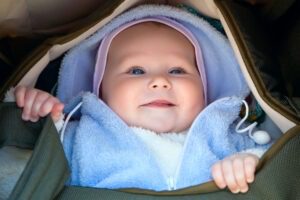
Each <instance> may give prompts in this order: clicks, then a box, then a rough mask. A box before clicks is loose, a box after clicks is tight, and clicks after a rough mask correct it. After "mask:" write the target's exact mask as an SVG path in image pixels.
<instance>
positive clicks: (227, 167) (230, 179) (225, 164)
mask: <svg viewBox="0 0 300 200" xmlns="http://www.w3.org/2000/svg"><path fill="white" fill-rule="evenodd" d="M222 171H223V175H224V179H225V182H226V185H227V187H228V189H229V190H230V191H231V192H232V193H238V192H240V190H239V187H238V184H237V183H236V180H235V176H234V172H233V166H232V162H231V160H229V159H228V160H223V161H222Z"/></svg>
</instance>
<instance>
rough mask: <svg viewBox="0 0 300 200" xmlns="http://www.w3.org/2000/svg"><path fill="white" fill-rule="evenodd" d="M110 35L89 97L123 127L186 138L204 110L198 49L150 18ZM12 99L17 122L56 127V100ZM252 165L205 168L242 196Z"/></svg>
mask: <svg viewBox="0 0 300 200" xmlns="http://www.w3.org/2000/svg"><path fill="white" fill-rule="evenodd" d="M114 34H115V35H114V36H113V37H112V38H111V41H110V44H108V45H107V47H106V48H107V49H108V52H107V57H106V59H104V60H101V61H99V60H98V61H97V64H96V67H95V68H96V69H95V73H96V72H97V67H99V65H104V66H105V71H104V75H101V73H100V75H99V74H95V75H94V92H93V93H94V94H96V95H97V96H98V97H99V98H100V99H101V100H102V101H103V102H105V104H106V105H107V106H109V108H111V110H112V111H113V112H114V113H116V114H117V116H118V117H120V119H121V120H122V121H124V122H125V123H126V124H127V125H128V126H129V127H140V128H143V129H147V130H151V131H153V132H155V133H156V134H158V135H163V134H168V133H177V134H178V135H180V134H181V135H184V134H188V131H189V129H191V126H193V123H194V122H195V119H196V118H197V116H199V115H201V112H202V111H203V110H204V109H205V108H206V107H207V105H208V100H207V92H208V91H207V90H208V89H207V83H206V77H205V74H203V73H205V69H204V68H205V66H204V64H203V61H202V58H201V55H199V51H200V50H199V48H200V47H199V46H198V44H196V43H195V41H194V40H193V38H191V37H192V36H190V35H188V34H187V33H183V32H182V30H181V29H180V28H177V29H176V28H174V27H172V25H170V24H169V22H164V21H163V22H162V21H160V20H153V19H152V20H148V21H147V20H145V21H142V22H139V23H136V24H133V25H130V26H128V27H126V28H123V29H122V30H119V31H118V32H117V33H116V32H115V33H114ZM100 48H101V47H100ZM99 51H101V50H99ZM200 53H201V52H200ZM100 54H101V52H100ZM100 57H101V56H100ZM98 59H99V55H98ZM102 76H103V77H102ZM101 79H102V80H101ZM15 97H16V103H17V105H18V106H19V107H21V108H23V113H22V118H23V119H24V120H29V121H32V122H36V121H37V120H38V119H39V118H40V117H44V116H46V115H48V114H51V117H52V119H53V120H54V122H57V121H59V118H60V117H61V115H62V112H63V109H64V104H63V103H62V102H61V101H60V100H59V99H58V98H56V97H54V96H52V95H50V94H49V93H47V92H44V91H41V90H38V89H34V88H28V87H24V86H18V87H17V88H16V90H15ZM199 113H200V114H199ZM208 134H209V133H208ZM185 140H187V138H185ZM149 143H151V141H149ZM99 145H100V144H99ZM195 156H201V155H195ZM258 160H259V158H258V156H257V155H255V154H251V153H245V152H244V153H243V152H239V153H238V152H237V153H235V154H232V155H230V156H227V157H225V158H224V159H221V160H219V161H218V162H216V163H215V164H213V165H212V166H211V175H212V178H213V180H214V181H215V183H216V185H217V186H218V187H219V188H225V187H228V189H229V190H230V191H231V192H233V193H239V192H242V193H245V192H247V191H248V189H249V186H248V184H249V183H251V182H253V181H254V173H255V168H256V165H257V163H258ZM194 170H197V169H194Z"/></svg>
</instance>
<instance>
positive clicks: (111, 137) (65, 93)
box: [58, 5, 266, 190]
mask: <svg viewBox="0 0 300 200" xmlns="http://www.w3.org/2000/svg"><path fill="white" fill-rule="evenodd" d="M146 16H165V17H169V18H171V19H173V20H176V21H178V22H180V23H181V24H183V25H184V26H185V27H187V28H188V29H189V30H190V31H191V32H192V33H193V34H194V35H195V36H196V38H197V40H198V41H199V43H200V45H201V49H202V54H203V59H204V65H205V69H206V77H207V82H208V94H207V96H208V104H209V105H208V106H207V107H206V108H205V109H204V110H203V111H202V112H201V113H200V114H199V115H198V116H197V118H196V119H195V121H194V122H193V125H192V127H191V128H190V130H189V132H188V136H187V140H186V143H185V148H184V152H183V157H182V160H181V164H180V166H179V170H178V173H177V175H176V176H174V177H173V178H174V180H175V188H177V189H178V188H183V187H187V186H191V185H195V184H199V183H203V182H206V181H209V180H210V179H211V177H210V167H211V165H212V164H213V163H215V162H216V161H217V160H219V159H222V158H224V157H226V156H227V155H230V154H232V153H235V152H239V151H242V150H245V149H248V148H254V147H257V146H256V145H255V144H254V142H253V141H252V140H251V139H250V138H249V137H248V136H247V134H243V135H240V134H237V133H235V131H234V124H235V123H234V122H235V120H237V118H238V114H239V111H240V106H241V104H242V102H241V100H242V99H243V98H244V97H245V96H246V95H247V94H248V93H249V89H248V87H247V84H246V83H245V80H244V79H243V76H242V74H241V71H240V69H239V66H238V64H237V62H236V60H235V57H234V54H233V51H232V49H231V47H230V45H229V43H228V40H227V39H226V38H225V37H224V36H223V35H222V34H220V33H219V32H218V31H216V30H215V29H214V28H213V27H211V26H210V25H209V24H208V23H207V22H205V21H203V20H202V19H200V18H198V17H196V16H194V15H192V14H190V13H188V12H186V11H183V10H180V9H177V8H174V7H169V6H154V5H147V6H140V7H137V8H135V9H132V10H130V11H128V12H126V13H124V14H122V15H120V16H118V17H117V18H115V19H113V20H112V21H111V22H109V23H108V24H107V25H106V26H104V27H103V28H102V29H101V30H99V31H98V32H96V33H95V34H94V35H93V36H91V37H90V38H88V39H86V40H85V41H83V42H81V43H80V44H79V45H78V46H76V47H75V48H73V49H72V50H71V51H70V52H69V53H68V54H67V55H66V57H65V59H64V62H63V66H62V69H61V71H60V77H59V84H58V97H59V98H60V99H61V100H62V101H63V102H66V103H69V104H68V105H67V106H66V109H65V110H66V112H68V111H70V110H71V109H72V108H73V107H74V105H76V104H77V103H78V102H82V103H83V104H82V107H81V108H80V110H79V111H78V112H77V114H76V115H75V116H77V117H79V120H75V121H71V122H70V123H69V124H68V128H67V130H66V133H65V138H64V144H63V145H64V149H65V152H66V155H67V158H68V161H69V163H70V166H71V169H72V176H71V179H70V184H71V185H82V186H91V187H101V188H131V187H134V188H144V189H153V190H167V189H168V188H169V186H168V184H167V177H165V175H164V174H162V172H161V170H160V169H159V167H158V166H159V165H158V164H157V162H156V160H155V159H154V157H153V155H152V154H151V152H150V151H149V150H148V149H147V147H146V146H145V145H144V144H143V143H142V142H141V141H140V140H139V139H138V138H137V137H136V136H135V134H133V133H132V130H131V129H130V128H129V127H128V126H127V125H126V124H125V123H124V122H123V121H122V120H121V119H120V118H119V117H118V116H117V115H116V114H115V113H114V112H112V110H111V109H110V108H109V107H108V106H107V105H106V104H105V103H103V102H102V101H101V100H100V99H99V98H97V97H96V96H94V95H93V94H91V93H89V92H86V91H92V84H93V81H92V79H93V70H94V69H93V68H94V65H95V61H96V54H97V49H98V46H99V44H100V42H101V39H102V38H103V37H104V36H105V35H106V34H108V33H109V32H111V31H112V30H114V29H115V28H116V27H118V26H120V25H121V24H124V23H127V22H130V21H132V20H135V19H140V18H143V17H146ZM82 91H85V92H84V93H82ZM79 93H81V95H79V96H78V94H79ZM74 96H78V97H77V98H75V99H73V98H74ZM71 99H73V100H71ZM70 100H71V102H70ZM258 148H266V147H265V146H261V147H258Z"/></svg>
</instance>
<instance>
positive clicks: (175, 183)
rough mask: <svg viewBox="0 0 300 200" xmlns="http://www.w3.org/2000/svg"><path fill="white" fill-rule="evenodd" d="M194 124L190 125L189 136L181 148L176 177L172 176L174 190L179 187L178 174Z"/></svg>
mask: <svg viewBox="0 0 300 200" xmlns="http://www.w3.org/2000/svg"><path fill="white" fill-rule="evenodd" d="M193 126H194V125H192V126H191V127H190V129H189V130H188V131H187V133H186V134H187V136H186V138H185V140H184V145H183V148H182V150H181V152H180V158H179V162H178V163H177V167H176V170H175V175H174V178H172V183H173V190H176V188H177V179H178V176H179V171H180V169H181V166H182V161H183V154H184V152H185V150H186V148H187V143H188V141H189V138H190V135H191V134H190V130H192V129H193Z"/></svg>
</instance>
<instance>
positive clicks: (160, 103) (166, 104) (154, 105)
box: [142, 99, 175, 108]
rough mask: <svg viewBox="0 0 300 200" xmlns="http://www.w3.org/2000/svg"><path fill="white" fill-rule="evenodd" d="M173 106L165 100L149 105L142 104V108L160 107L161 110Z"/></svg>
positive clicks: (155, 101) (152, 102)
mask: <svg viewBox="0 0 300 200" xmlns="http://www.w3.org/2000/svg"><path fill="white" fill-rule="evenodd" d="M173 106H175V104H173V103H172V102H169V101H167V100H161V99H158V100H154V101H151V102H149V103H146V104H143V105H142V107H161V108H167V107H173Z"/></svg>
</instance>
